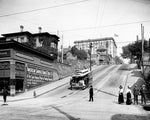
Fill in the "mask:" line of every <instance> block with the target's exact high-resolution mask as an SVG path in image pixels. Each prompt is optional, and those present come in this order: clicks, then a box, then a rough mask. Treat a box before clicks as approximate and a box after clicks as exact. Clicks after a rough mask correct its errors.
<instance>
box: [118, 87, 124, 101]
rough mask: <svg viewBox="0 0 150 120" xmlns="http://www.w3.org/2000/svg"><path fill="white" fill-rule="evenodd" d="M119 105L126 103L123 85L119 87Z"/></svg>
mask: <svg viewBox="0 0 150 120" xmlns="http://www.w3.org/2000/svg"><path fill="white" fill-rule="evenodd" d="M118 103H119V104H121V103H124V96H123V87H122V86H121V85H120V87H119V96H118Z"/></svg>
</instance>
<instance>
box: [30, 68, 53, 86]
mask: <svg viewBox="0 0 150 120" xmlns="http://www.w3.org/2000/svg"><path fill="white" fill-rule="evenodd" d="M52 80H53V72H52V71H49V70H43V69H39V68H32V67H27V87H28V88H31V87H35V86H38V85H41V84H43V83H46V82H49V81H52Z"/></svg>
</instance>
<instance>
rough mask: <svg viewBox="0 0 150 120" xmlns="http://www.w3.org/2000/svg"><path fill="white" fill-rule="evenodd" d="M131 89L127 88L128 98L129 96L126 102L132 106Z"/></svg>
mask: <svg viewBox="0 0 150 120" xmlns="http://www.w3.org/2000/svg"><path fill="white" fill-rule="evenodd" d="M130 88H131V87H130V86H128V88H127V92H126V96H127V100H126V104H127V105H131V104H132V97H131V89H130Z"/></svg>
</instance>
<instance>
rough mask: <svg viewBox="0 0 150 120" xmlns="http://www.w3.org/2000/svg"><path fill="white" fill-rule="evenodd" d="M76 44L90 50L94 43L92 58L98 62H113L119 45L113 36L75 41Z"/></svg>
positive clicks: (79, 47) (80, 47)
mask: <svg viewBox="0 0 150 120" xmlns="http://www.w3.org/2000/svg"><path fill="white" fill-rule="evenodd" d="M74 44H75V46H76V47H77V48H78V49H83V50H85V51H87V52H88V51H90V44H92V46H91V58H92V60H94V61H95V62H96V63H97V64H109V63H112V62H114V61H113V58H115V57H116V54H117V45H116V43H115V40H114V38H113V37H106V38H98V39H89V40H80V41H74Z"/></svg>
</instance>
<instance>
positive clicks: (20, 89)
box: [15, 79, 24, 93]
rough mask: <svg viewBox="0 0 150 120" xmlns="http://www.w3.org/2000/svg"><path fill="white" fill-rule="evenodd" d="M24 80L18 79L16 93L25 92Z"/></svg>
mask: <svg viewBox="0 0 150 120" xmlns="http://www.w3.org/2000/svg"><path fill="white" fill-rule="evenodd" d="M23 82H24V79H16V86H15V87H16V93H20V92H23Z"/></svg>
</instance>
